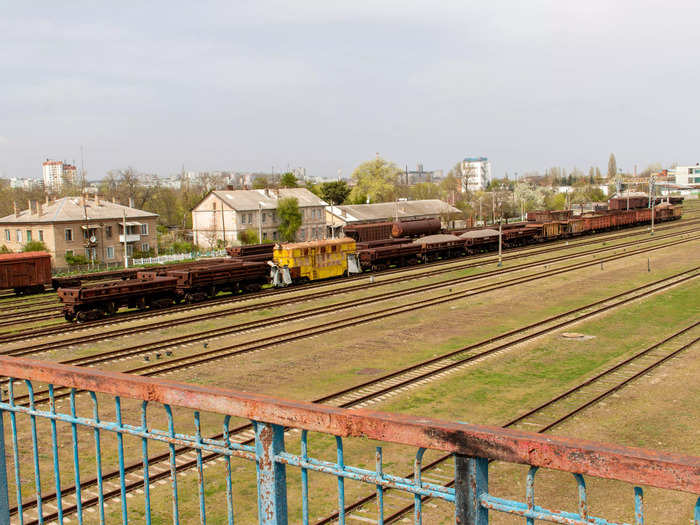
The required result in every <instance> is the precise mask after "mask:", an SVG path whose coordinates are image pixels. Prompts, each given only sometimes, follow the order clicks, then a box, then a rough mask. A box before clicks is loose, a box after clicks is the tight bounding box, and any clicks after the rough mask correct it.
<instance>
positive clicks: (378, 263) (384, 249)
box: [357, 242, 421, 271]
mask: <svg viewBox="0 0 700 525" xmlns="http://www.w3.org/2000/svg"><path fill="white" fill-rule="evenodd" d="M420 253H421V245H420V244H413V243H410V242H409V244H397V245H393V246H392V245H390V246H377V247H375V248H366V249H363V250H358V251H357V255H358V258H359V260H360V267H361V268H362V269H363V270H372V271H379V270H385V269H386V268H388V267H389V266H406V265H411V264H417V263H418V262H419V256H420Z"/></svg>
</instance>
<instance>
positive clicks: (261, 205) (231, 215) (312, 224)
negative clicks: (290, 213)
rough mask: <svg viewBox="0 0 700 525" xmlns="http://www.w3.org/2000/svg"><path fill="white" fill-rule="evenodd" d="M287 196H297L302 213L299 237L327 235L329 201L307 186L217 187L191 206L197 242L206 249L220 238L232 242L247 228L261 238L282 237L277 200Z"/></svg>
mask: <svg viewBox="0 0 700 525" xmlns="http://www.w3.org/2000/svg"><path fill="white" fill-rule="evenodd" d="M287 197H293V198H295V199H297V202H298V203H299V210H300V211H301V214H302V223H301V227H300V228H299V230H298V231H297V240H299V241H310V240H315V239H325V238H326V220H325V212H324V209H325V206H326V203H325V202H324V201H323V200H321V199H319V198H318V197H317V196H316V195H314V194H313V193H311V192H310V191H309V190H307V189H305V188H281V189H278V190H273V189H264V190H215V191H212V192H211V193H209V195H207V196H206V197H205V198H204V199H203V200H202V202H200V203H199V204H198V205H197V206H195V208H194V209H193V210H192V230H193V235H194V243H195V244H196V245H197V246H199V247H200V248H202V249H205V250H209V249H212V248H214V247H215V246H216V245H217V243H220V241H224V242H225V244H226V245H227V246H231V245H235V244H238V241H239V239H240V234H241V233H242V232H245V231H246V230H253V231H255V232H256V233H257V234H258V235H259V236H260V240H261V241H268V240H269V241H277V240H280V236H279V232H278V228H279V223H280V221H279V216H278V215H277V204H278V202H279V200H280V199H284V198H287Z"/></svg>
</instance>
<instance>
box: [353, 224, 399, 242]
mask: <svg viewBox="0 0 700 525" xmlns="http://www.w3.org/2000/svg"><path fill="white" fill-rule="evenodd" d="M393 225H394V223H393V222H386V221H384V222H372V223H368V224H352V225H348V226H345V227H344V228H343V233H344V234H345V236H346V237H349V238H350V239H354V240H355V241H356V242H368V241H380V240H383V239H391V228H392V226H393Z"/></svg>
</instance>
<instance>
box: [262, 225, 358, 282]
mask: <svg viewBox="0 0 700 525" xmlns="http://www.w3.org/2000/svg"><path fill="white" fill-rule="evenodd" d="M355 252H356V246H355V240H354V239H350V238H349V237H344V238H342V239H327V240H324V241H307V242H295V243H284V244H276V245H275V249H274V251H273V254H272V259H273V262H272V264H271V266H272V268H273V270H272V271H273V281H275V279H274V275H275V273H279V275H280V277H279V279H278V280H276V281H275V285H276V286H277V285H280V286H284V285H285V284H291V283H292V282H294V283H297V282H307V281H315V280H318V279H328V278H331V277H339V276H342V275H346V274H347V272H348V256H354V255H355ZM285 270H286V271H287V273H286V275H283V273H284V272H285Z"/></svg>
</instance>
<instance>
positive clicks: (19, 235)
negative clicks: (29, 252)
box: [15, 230, 22, 242]
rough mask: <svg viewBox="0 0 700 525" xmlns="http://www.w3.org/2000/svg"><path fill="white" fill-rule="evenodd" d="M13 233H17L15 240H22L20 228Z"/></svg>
mask: <svg viewBox="0 0 700 525" xmlns="http://www.w3.org/2000/svg"><path fill="white" fill-rule="evenodd" d="M15 233H16V234H17V242H22V230H17V231H16V232H15Z"/></svg>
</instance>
